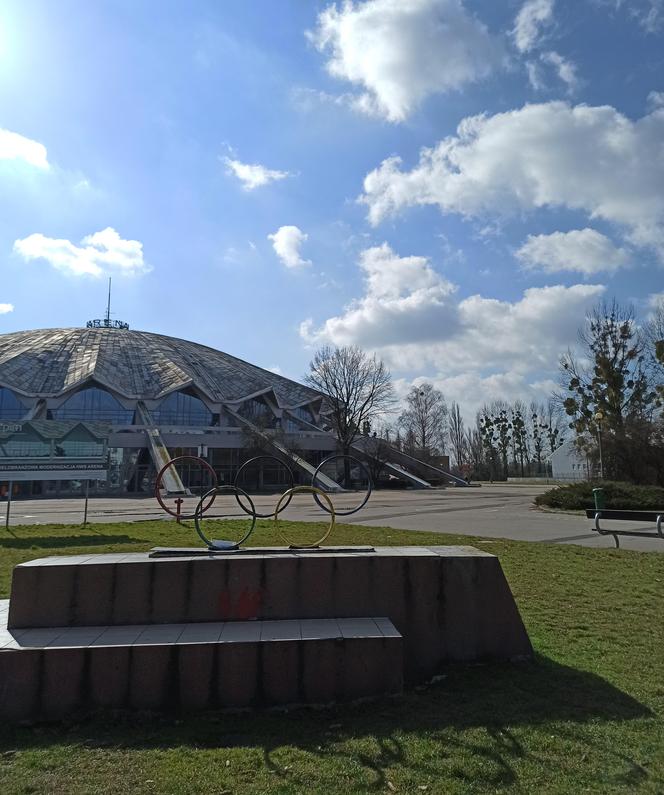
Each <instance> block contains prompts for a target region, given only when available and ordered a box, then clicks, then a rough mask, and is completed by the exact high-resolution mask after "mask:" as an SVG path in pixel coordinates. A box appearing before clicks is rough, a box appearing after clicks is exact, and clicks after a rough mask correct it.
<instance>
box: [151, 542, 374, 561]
mask: <svg viewBox="0 0 664 795" xmlns="http://www.w3.org/2000/svg"><path fill="white" fill-rule="evenodd" d="M215 543H216V542H215ZM375 551H376V550H375V549H374V548H373V547H367V546H362V547H298V548H291V547H239V548H238V547H229V548H228V549H207V548H206V549H201V547H153V548H152V549H151V550H150V552H149V557H151V558H178V557H192V556H201V555H229V554H231V555H254V556H260V555H293V554H298V555H307V554H309V555H325V554H330V553H333V554H335V555H338V554H341V555H357V554H363V553H364V554H366V553H371V552H375Z"/></svg>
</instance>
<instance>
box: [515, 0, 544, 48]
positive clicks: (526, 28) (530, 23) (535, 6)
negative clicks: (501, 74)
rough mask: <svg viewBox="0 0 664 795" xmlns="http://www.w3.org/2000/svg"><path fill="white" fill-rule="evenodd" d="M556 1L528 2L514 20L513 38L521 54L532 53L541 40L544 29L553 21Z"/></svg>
mask: <svg viewBox="0 0 664 795" xmlns="http://www.w3.org/2000/svg"><path fill="white" fill-rule="evenodd" d="M553 6H554V0H526V2H525V3H524V4H523V5H522V6H521V8H520V9H519V13H518V14H517V15H516V19H515V20H514V29H513V30H512V38H513V39H514V44H515V46H516V48H517V50H518V51H519V52H530V50H532V49H533V48H534V47H535V46H536V45H537V44H538V43H539V40H540V35H541V31H542V28H543V27H545V26H546V25H548V24H550V23H551V22H552V21H553Z"/></svg>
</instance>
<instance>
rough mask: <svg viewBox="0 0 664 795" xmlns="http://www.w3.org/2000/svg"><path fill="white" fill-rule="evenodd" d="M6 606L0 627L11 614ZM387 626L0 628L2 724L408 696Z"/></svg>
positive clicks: (397, 638)
mask: <svg viewBox="0 0 664 795" xmlns="http://www.w3.org/2000/svg"><path fill="white" fill-rule="evenodd" d="M6 615H7V610H6V606H5V605H3V604H2V603H0V619H2V617H3V616H5V617H6ZM402 669H403V652H402V638H401V635H400V634H399V633H398V632H397V631H396V629H395V628H394V626H393V625H392V623H391V622H390V621H389V619H387V618H352V619H334V618H330V619H305V620H285V621H240V622H206V623H195V624H161V625H149V626H144V625H129V626H99V627H50V628H31V629H23V630H8V629H7V627H6V623H5V624H4V626H3V625H0V719H8V720H24V719H40V718H45V719H57V718H62V717H64V716H66V715H69V714H71V713H73V712H75V711H76V710H78V709H89V708H95V707H107V708H113V707H116V708H117V707H128V708H134V709H169V708H170V709H183V710H197V709H214V708H220V707H238V708H240V707H249V706H270V705H279V704H295V703H307V704H326V703H330V702H332V701H343V700H352V699H356V698H362V697H368V696H375V695H379V694H385V693H398V692H400V691H401V688H402Z"/></svg>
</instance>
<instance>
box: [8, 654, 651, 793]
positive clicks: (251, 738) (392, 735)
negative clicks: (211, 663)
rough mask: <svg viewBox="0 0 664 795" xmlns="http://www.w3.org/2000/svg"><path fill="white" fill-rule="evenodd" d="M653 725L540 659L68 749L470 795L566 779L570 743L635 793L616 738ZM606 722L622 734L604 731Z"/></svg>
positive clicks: (619, 697)
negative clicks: (439, 783) (302, 769)
mask: <svg viewBox="0 0 664 795" xmlns="http://www.w3.org/2000/svg"><path fill="white" fill-rule="evenodd" d="M648 717H653V713H652V712H651V710H650V709H649V708H648V707H647V706H645V705H644V704H642V703H640V702H639V701H637V700H636V699H634V698H633V697H632V696H630V695H629V694H627V693H625V692H623V691H621V690H619V689H618V688H617V687H615V686H614V685H612V684H610V683H609V682H607V681H606V680H605V679H603V678H601V677H600V676H597V675H596V674H593V673H589V672H587V671H580V670H576V669H574V668H570V667H567V666H565V665H560V664H558V663H556V662H554V661H552V660H551V659H548V658H546V657H543V656H541V655H538V656H536V659H535V661H534V662H532V663H522V664H512V665H510V664H498V665H486V666H484V665H483V666H475V665H474V666H450V667H449V668H448V669H447V672H446V674H445V675H444V678H443V679H442V680H441V681H439V682H438V683H436V684H434V685H431V686H428V687H421V688H416V689H414V690H412V689H411V690H409V691H407V692H406V693H405V694H404V696H403V697H400V698H397V699H381V700H378V701H374V702H368V703H364V704H350V705H345V706H343V705H340V706H336V707H333V708H326V709H322V710H313V709H304V708H303V709H294V710H290V711H282V712H274V711H264V712H256V713H252V714H231V713H205V714H203V715H200V714H199V715H195V716H193V715H189V716H188V715H184V716H183V715H179V716H177V719H174V717H173V716H168V715H162V716H155V715H150V714H135V713H133V714H132V713H127V712H115V713H113V714H108V713H106V714H97V715H95V716H91V717H88V718H86V719H83V720H82V721H81V722H79V723H69V724H68V725H67V727H66V730H67V733H66V743H68V744H81V745H84V746H85V747H92V748H105V747H106V748H108V747H111V748H113V749H114V750H116V751H119V752H122V751H125V750H128V749H138V750H150V749H154V750H157V749H160V750H167V749H177V748H188V749H207V750H222V749H224V750H227V749H231V748H242V749H255V750H258V751H260V753H261V756H262V760H263V765H264V770H265V771H269V772H271V773H272V774H274V775H275V776H277V777H283V779H284V785H286V783H288V784H289V785H291V786H292V785H296V786H302V787H303V788H304V789H306V788H307V784H308V782H307V779H306V775H303V777H302V779H301V780H298V773H297V770H295V771H294V770H292V769H287V768H285V767H284V764H283V758H284V753H285V750H284V749H287V752H288V753H293V749H294V751H295V753H299V754H304V755H305V756H307V757H308V758H309V759H310V761H311V760H314V764H315V765H316V769H317V770H318V771H319V776H322V777H329V779H330V780H329V786H330V787H331V788H332V789H334V788H335V787H338V786H339V784H338V782H337V781H336V779H335V776H336V775H337V774H338V770H339V769H340V768H343V769H349V768H350V769H352V770H353V771H354V775H357V776H358V778H359V780H361V781H362V785H361V789H362V791H374V790H376V791H384V790H385V788H386V787H388V778H387V773H386V771H387V770H388V769H390V768H391V769H392V770H394V769H395V768H396V769H398V770H399V771H400V772H401V774H402V775H406V776H407V777H409V778H411V779H413V780H416V781H423V780H424V781H436V780H440V778H441V776H444V777H446V778H447V779H448V780H450V779H451V780H453V781H454V782H456V783H457V784H458V786H459V787H461V788H464V787H468V788H470V787H477V786H478V785H482V786H486V787H489V788H495V787H502V786H509V785H510V784H515V783H517V782H518V779H519V772H520V767H521V766H522V765H524V764H526V763H528V764H531V765H540V766H541V768H542V770H543V772H544V773H545V774H546V775H547V776H551V777H555V776H556V775H558V774H560V773H562V772H563V771H562V770H559V769H558V767H561V768H562V763H561V762H560V761H559V760H556V759H555V757H554V758H553V759H552V758H551V757H550V756H548V755H547V753H546V752H545V751H544V750H542V747H541V745H542V742H544V747H546V745H547V744H549V743H553V742H554V741H556V742H558V743H559V746H558V747H559V748H560V743H566V744H568V745H571V746H572V747H575V748H576V749H577V750H578V748H579V747H582V749H583V750H584V751H588V753H590V754H594V755H595V756H596V757H598V756H599V757H601V758H602V759H603V760H604V763H605V764H607V765H609V763H610V765H611V766H612V767H616V766H617V767H619V768H620V770H621V772H620V773H619V774H617V775H619V776H620V778H615V779H613V784H616V785H621V784H622V786H632V787H634V786H638V785H639V784H640V783H642V782H643V780H644V777H645V778H647V776H648V773H647V771H646V770H645V769H644V768H643V767H642V766H641V765H640V764H639V763H638V762H637V761H636V760H635V759H632V758H631V757H630V755H629V749H626V748H622V747H619V744H618V747H614V746H616V743H614V742H612V741H611V740H609V737H610V736H614V734H615V732H618V733H619V732H620V729H619V728H617V726H616V724H620V723H623V722H627V721H633V720H636V719H643V718H648ZM602 724H612V725H610V726H607V727H606V728H605V729H604V728H603V727H602ZM586 725H587V726H588V729H587V730H586V728H585V727H586ZM543 737H544V738H551V739H550V740H549V739H546V740H544V741H542V738H543ZM91 738H92V739H91ZM524 740H525V742H524ZM62 742H63V730H62V726H57V727H51V726H46V727H39V728H38V729H29V728H24V729H19V728H14V729H5V730H0V748H1V747H2V746H3V745H4V746H5V747H12V748H15V749H26V750H27V749H31V750H35V749H37V748H44V749H47V748H48V747H50V746H51V745H59V744H61V743H62ZM538 743H539V745H538ZM8 744H9V745H8ZM422 744H425V745H426V748H424V749H423V748H422V747H421V746H422ZM533 748H534V749H535V750H533ZM559 755H560V752H559ZM289 767H291V768H292V766H289ZM335 771H337V772H335ZM565 773H567V771H565ZM567 774H568V773H567ZM388 788H389V787H388Z"/></svg>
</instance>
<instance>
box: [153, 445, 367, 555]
mask: <svg viewBox="0 0 664 795" xmlns="http://www.w3.org/2000/svg"><path fill="white" fill-rule="evenodd" d="M267 459H269V460H273V461H277V462H278V463H279V464H281V465H282V466H283V467H284V468H285V469H286V471H287V473H288V480H289V482H290V487H289V488H288V489H286V491H284V493H283V494H282V495H281V496H280V497H279V500H278V501H277V504H276V506H275V509H274V511H271V512H270V513H258V512H257V511H256V507H255V505H254V502H253V500H252V499H251V497H250V496H249V494H248V493H247V492H246V491H245V490H244V489H243V488H241V487H240V486H239V485H238V482H239V480H240V475H241V473H242V472H244V471H246V469H247V468H248V467H249V465H250V464H253V463H255V462H257V461H259V460H267ZM340 459H348V460H349V462H350V465H351V466H352V467H353V468H355V467H357V468H359V469H360V470H362V471H364V473H365V474H366V479H367V489H366V493H365V495H364V497H363V499H362V501H361V502H360V503H359V505H357V506H356V507H355V508H352V509H350V510H345V511H339V510H336V509H335V507H334V504H333V502H332V500H331V499H330V496H329V494H328V493H327V492H326V491H323V490H322V489H321V488H318V487H317V486H316V481H320V482H322V477H321V476H322V475H324V473H322V469H323V467H324V466H325V465H326V464H328V463H329V462H330V461H338V460H340ZM184 460H188V461H196V462H198V463H199V464H200V465H201V467H202V468H203V469H205V470H207V471H209V472H210V473H211V476H212V479H213V484H214V485H213V486H212V488H210V489H208V490H207V491H206V492H205V493H204V494H202V495H201V497H200V499H199V501H198V504H197V506H196V509H195V511H194V512H193V513H191V514H183V513H181V511H180V507H181V504H182V499H181V498H180V497H179V496H178V498H177V499H176V500H175V503H176V505H177V509H176V510H175V511H174V510H172V509H171V508H170V507H169V506H168V505H167V504H166V503H165V501H164V499H163V498H162V495H161V490H162V488H163V485H162V481H163V479H164V474H165V472H166V471H167V470H168V468H169V467H171V466H174V465H176V464H178V463H180V462H182V461H184ZM372 490H373V488H372V483H371V476H370V473H369V470H368V468H367V467H366V465H365V464H364V463H362V461H360V460H359V459H357V458H354V457H353V456H349V455H332V456H328V457H327V458H325V459H324V460H323V461H321V463H320V464H319V465H318V467H317V468H316V470H315V471H314V474H313V476H312V479H311V485H310V486H308V485H303V486H295V485H294V478H293V472H292V471H291V469H290V467H288V466H287V465H286V464H285V463H284V462H283V461H282V460H281V459H279V458H277V457H276V456H271V455H260V456H255V457H254V458H250V459H249V460H248V461H245V463H244V464H242V466H241V467H240V468H239V469H238V471H237V473H236V475H235V478H234V481H233V484H232V485H219V482H218V478H217V474H216V472H215V471H214V469H213V468H212V467H211V466H210V464H209V463H208V462H207V461H206V460H205V459H204V458H201V457H200V456H192V455H183V456H176V457H175V458H173V459H171V460H170V461H169V462H168V463H167V464H166V465H165V466H163V467H162V469H161V470H160V471H159V474H158V475H157V481H156V485H155V496H156V498H157V501H158V502H159V505H160V506H161V507H162V508H163V509H164V511H166V513H168V514H170V515H171V516H174V517H175V518H176V519H177V520H178V522H180V521H183V520H190V519H193V520H194V526H195V528H196V532H197V533H198V536H199V538H200V539H201V541H203V543H204V544H205V545H206V546H207V548H208V549H209V550H210V551H213V552H216V551H226V552H229V551H233V550H237V549H239V547H240V546H241V545H242V544H244V543H245V542H246V541H247V540H248V538H249V536H250V535H251V534H252V532H253V531H254V528H255V526H256V520H257V519H269V518H273V519H274V524H275V529H276V530H277V532H278V533H279V535H280V536H281V537H282V538H283V539H284V541H285V542H286V543H287V544H288V545H289V547H291V548H292V549H315V548H317V547H319V546H320V545H321V544H323V543H324V542H325V541H326V540H327V539H328V538H329V536H330V534H331V533H332V530H333V529H334V527H335V524H336V517H337V516H350V515H351V514H354V513H357V512H358V511H359V510H360V509H361V508H363V507H364V506H365V505H366V504H367V502H368V500H369V498H370V496H371V493H372ZM226 494H232V495H233V496H234V497H235V500H236V502H237V504H238V505H239V506H240V508H241V509H242V511H243V513H245V514H246V515H247V517H248V522H249V525H248V529H247V530H246V532H244V534H243V535H242V537H241V538H240V539H239V540H237V541H229V540H213V539H210V538H209V537H208V535H207V534H206V533H205V531H204V529H203V520H204V518H207V519H223V518H229V517H230V516H231V514H219V515H215V516H207V517H206V516H205V514H206V513H207V512H208V511H209V510H210V508H211V507H212V505H213V504H214V503H215V501H216V499H217V497H219V496H223V495H226ZM296 494H311V495H312V496H313V498H314V501H315V502H316V504H317V505H318V506H319V507H320V508H321V509H322V510H323V511H325V513H327V514H328V516H329V517H330V521H329V524H328V525H327V527H326V529H325V532H324V533H323V535H322V536H321V537H320V538H318V539H317V540H315V541H313V542H310V543H303V544H298V543H294V542H293V539H292V538H290V537H289V536H287V534H286V533H285V532H284V531H283V526H280V525H279V514H280V513H281V512H282V511H284V510H285V509H286V508H287V506H288V505H289V504H290V502H291V500H292V499H293V496H294V495H296ZM321 500H322V501H321ZM324 503H325V504H324Z"/></svg>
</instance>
